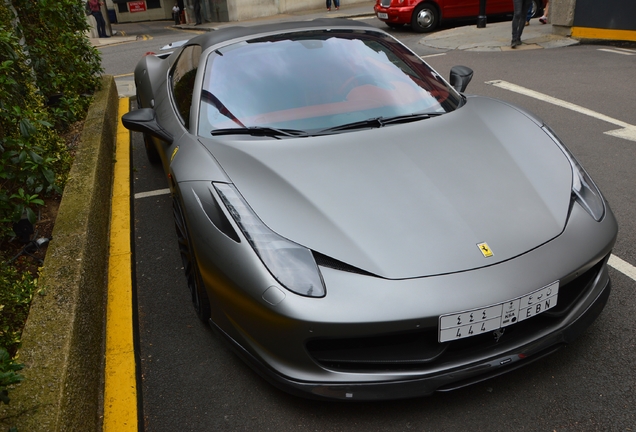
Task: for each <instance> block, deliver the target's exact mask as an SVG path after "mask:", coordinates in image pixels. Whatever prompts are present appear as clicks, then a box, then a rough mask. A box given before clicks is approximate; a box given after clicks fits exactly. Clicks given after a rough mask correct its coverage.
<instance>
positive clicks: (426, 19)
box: [411, 3, 439, 33]
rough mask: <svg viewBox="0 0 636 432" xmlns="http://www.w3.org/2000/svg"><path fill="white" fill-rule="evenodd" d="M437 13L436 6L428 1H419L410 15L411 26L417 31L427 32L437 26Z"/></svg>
mask: <svg viewBox="0 0 636 432" xmlns="http://www.w3.org/2000/svg"><path fill="white" fill-rule="evenodd" d="M438 24H439V13H438V12H437V8H436V7H435V6H433V5H432V4H430V3H421V4H420V5H419V6H418V7H416V8H415V10H413V15H412V16H411V28H412V29H413V30H415V31H416V32H418V33H428V32H431V31H433V30H435V29H436V28H437V25H438Z"/></svg>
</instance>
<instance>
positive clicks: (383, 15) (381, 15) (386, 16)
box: [378, 12, 389, 19]
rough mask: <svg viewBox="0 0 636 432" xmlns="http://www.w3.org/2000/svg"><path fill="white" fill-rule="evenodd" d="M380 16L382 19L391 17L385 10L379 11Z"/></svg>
mask: <svg viewBox="0 0 636 432" xmlns="http://www.w3.org/2000/svg"><path fill="white" fill-rule="evenodd" d="M378 18H380V19H389V14H388V13H384V12H378Z"/></svg>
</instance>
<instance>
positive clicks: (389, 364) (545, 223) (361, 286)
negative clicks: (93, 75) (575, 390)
mask: <svg viewBox="0 0 636 432" xmlns="http://www.w3.org/2000/svg"><path fill="white" fill-rule="evenodd" d="M175 47H176V48H175V49H174V51H172V52H171V53H168V54H165V55H148V56H146V57H144V58H143V59H142V60H141V61H140V62H139V64H138V65H137V67H136V69H135V84H136V87H137V104H138V109H136V110H134V111H131V112H129V113H127V114H125V115H124V116H123V123H124V125H125V126H126V127H127V128H128V129H130V130H133V131H138V132H142V133H143V137H144V143H145V146H146V152H147V155H148V158H149V160H150V161H151V162H155V163H158V164H161V165H162V166H163V168H164V170H165V173H166V177H167V181H168V184H169V187H170V191H171V193H172V197H173V203H174V220H175V225H176V229H177V237H178V245H179V248H180V252H181V257H182V259H183V264H184V269H185V274H186V278H187V285H188V287H189V289H190V291H191V295H192V302H193V304H194V309H195V311H196V313H197V315H198V317H199V318H200V319H201V320H204V321H205V322H209V324H210V325H211V326H212V328H213V329H215V330H217V331H218V333H219V334H220V335H221V336H222V337H223V338H224V339H225V340H227V341H228V342H229V343H230V344H231V346H233V347H234V348H235V351H236V353H237V354H238V355H239V356H240V357H241V358H243V359H244V360H245V361H246V362H247V363H248V364H249V365H251V366H252V367H253V368H254V370H256V371H257V372H258V373H259V374H260V375H262V376H263V377H265V378H266V379H267V380H269V381H270V382H271V383H273V384H274V385H276V386H278V387H280V388H282V389H284V390H286V391H288V392H290V393H293V394H297V395H302V396H305V397H313V398H322V399H342V400H372V399H397V398H407V397H415V396H421V395H429V394H431V393H434V392H436V391H449V390H453V389H456V388H460V387H463V386H466V385H469V384H472V383H476V382H480V381H483V380H485V379H488V378H491V377H494V376H497V375H500V374H502V373H505V372H508V371H511V370H514V369H516V368H518V367H520V366H523V365H527V364H529V363H531V362H533V361H535V360H537V359H540V358H542V357H544V356H546V355H548V354H550V353H552V352H554V351H556V350H558V349H559V348H561V347H563V346H565V345H567V344H569V343H571V342H572V341H573V340H574V339H575V338H576V337H577V336H578V335H580V334H581V333H582V332H583V331H584V330H585V329H586V328H587V327H588V326H589V325H590V324H591V323H592V322H593V321H594V320H595V319H596V318H597V317H598V316H599V314H600V313H601V311H602V309H603V307H604V306H605V304H606V302H607V299H608V296H609V294H610V279H609V275H608V270H607V260H608V258H609V256H610V253H611V250H612V247H613V245H614V242H615V240H616V235H617V224H616V220H615V218H614V216H613V215H612V212H611V210H610V208H609V206H608V204H607V203H606V202H605V200H604V198H603V196H602V195H601V193H600V192H599V189H598V188H597V187H596V185H595V184H594V182H593V181H592V179H591V178H590V177H589V175H588V174H587V173H586V171H585V170H584V169H583V167H582V166H581V165H580V164H579V162H577V160H576V158H575V157H574V156H573V155H572V153H571V152H570V151H569V150H568V149H567V148H566V146H565V145H564V144H563V142H561V140H560V139H559V138H558V137H557V136H556V135H555V133H554V132H553V131H552V130H551V129H550V128H549V127H548V126H547V125H546V124H545V123H544V122H543V121H542V120H541V119H539V118H537V117H536V116H534V115H533V114H531V113H529V112H527V111H525V110H524V109H522V108H519V107H517V106H514V105H512V104H510V103H507V102H503V101H500V100H496V99H492V98H487V97H480V96H474V95H468V94H465V93H464V92H465V89H466V85H467V84H468V82H469V81H470V79H471V77H472V74H473V72H472V70H471V69H470V68H468V67H465V66H456V67H454V68H453V69H452V70H451V73H450V79H449V80H448V81H446V80H445V79H444V78H443V77H442V76H441V75H439V74H438V73H437V72H435V71H434V70H433V69H431V68H430V67H429V66H428V65H427V64H426V63H425V62H424V61H422V59H421V58H419V57H418V56H417V55H416V54H415V53H413V52H412V51H410V50H409V49H408V48H407V47H405V46H404V45H402V44H401V43H400V42H398V41H397V40H396V39H394V38H393V37H392V36H390V35H389V34H387V33H386V32H384V31H382V30H379V29H376V28H374V27H371V26H368V25H366V24H363V23H359V22H353V21H348V20H337V19H334V20H315V21H306V22H300V23H282V24H276V25H262V26H255V27H228V28H224V29H221V30H217V31H214V32H211V33H207V34H205V35H201V36H197V37H195V38H193V39H191V40H189V41H187V42H185V43H182V44H175Z"/></svg>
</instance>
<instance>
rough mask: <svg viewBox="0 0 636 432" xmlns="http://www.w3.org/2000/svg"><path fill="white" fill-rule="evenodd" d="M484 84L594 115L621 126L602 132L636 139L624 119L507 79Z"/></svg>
mask: <svg viewBox="0 0 636 432" xmlns="http://www.w3.org/2000/svg"><path fill="white" fill-rule="evenodd" d="M486 84H490V85H493V86H495V87H499V88H502V89H504V90H509V91H512V92H515V93H519V94H522V95H525V96H529V97H531V98H535V99H538V100H541V101H543V102H547V103H551V104H553V105H557V106H560V107H562V108H567V109H569V110H572V111H575V112H578V113H579V114H584V115H587V116H590V117H594V118H596V119H598V120H602V121H604V122H607V123H611V124H614V125H616V126H619V127H621V128H622V129H615V130H611V131H607V132H604V133H605V134H606V135H611V136H614V137H617V138H623V139H626V140H629V141H636V126H634V125H631V124H629V123H626V122H624V121H621V120H617V119H615V118H612V117H609V116H606V115H605V114H601V113H598V112H596V111H592V110H591V109H588V108H585V107H582V106H580V105H576V104H573V103H571V102H566V101H564V100H561V99H557V98H555V97H552V96H548V95H547V94H544V93H540V92H538V91H534V90H530V89H527V88H525V87H521V86H518V85H516V84H512V83H509V82H507V81H502V80H493V81H486Z"/></svg>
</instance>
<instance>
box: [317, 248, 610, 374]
mask: <svg viewBox="0 0 636 432" xmlns="http://www.w3.org/2000/svg"><path fill="white" fill-rule="evenodd" d="M604 264H605V259H603V260H601V261H600V262H598V263H597V264H596V265H594V266H593V267H591V268H589V269H588V270H587V271H585V272H584V273H582V274H581V275H579V276H577V277H575V278H574V279H572V280H570V281H568V282H567V283H565V284H563V285H561V286H560V287H559V297H558V298H559V300H558V304H557V306H555V307H554V308H553V309H550V310H548V311H546V312H544V313H542V314H540V315H537V316H535V317H533V318H530V319H527V320H524V321H522V322H520V323H517V324H514V325H511V326H508V327H506V328H505V331H504V333H503V335H501V336H500V337H499V338H497V339H495V337H494V335H493V333H487V334H482V335H479V336H474V337H469V338H465V339H460V340H457V341H451V342H445V343H439V342H438V341H437V328H432V329H431V328H429V329H425V330H421V331H409V332H404V333H399V334H385V335H377V336H372V337H361V338H344V339H314V340H311V341H309V342H308V343H307V351H308V352H309V354H310V355H311V357H312V358H313V359H314V360H315V361H316V362H318V363H319V364H320V365H322V366H324V367H326V368H328V369H332V370H341V371H349V372H357V371H360V372H362V371H366V372H371V371H373V372H389V371H395V372H397V371H409V370H423V369H426V368H427V367H428V366H429V365H439V364H441V363H446V362H452V361H454V360H458V359H462V358H466V357H470V356H475V355H479V354H482V353H483V354H485V353H487V352H489V351H492V350H493V349H496V347H497V345H498V344H505V343H514V341H515V340H520V339H526V340H531V339H532V338H533V336H534V335H538V334H539V333H541V332H542V331H543V329H545V328H546V327H551V326H554V325H555V324H556V323H558V321H559V320H561V319H563V317H564V316H565V315H566V314H567V313H568V312H569V311H570V310H571V309H572V308H573V307H574V305H575V304H576V303H577V302H578V301H579V300H580V298H581V297H582V296H583V295H585V293H586V292H588V291H589V290H590V289H591V288H592V286H593V285H594V281H595V279H596V277H597V276H598V274H599V273H600V272H601V270H602V269H603V265H604Z"/></svg>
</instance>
